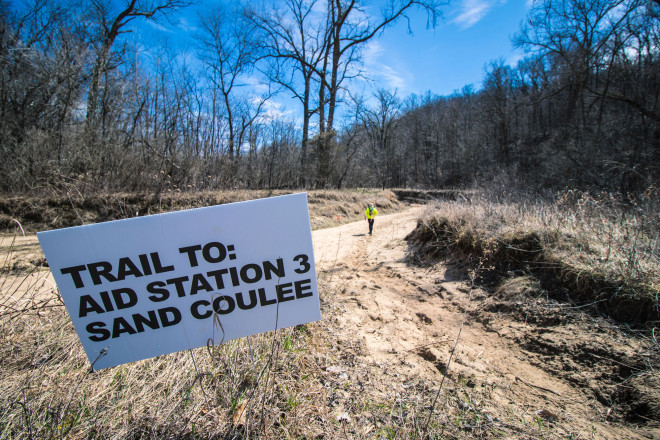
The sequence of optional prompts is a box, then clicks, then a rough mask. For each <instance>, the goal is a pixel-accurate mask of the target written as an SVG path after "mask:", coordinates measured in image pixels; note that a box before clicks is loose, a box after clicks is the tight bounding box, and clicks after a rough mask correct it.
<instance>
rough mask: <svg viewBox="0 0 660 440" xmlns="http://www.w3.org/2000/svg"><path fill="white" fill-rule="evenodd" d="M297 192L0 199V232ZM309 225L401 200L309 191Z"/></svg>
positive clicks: (376, 193) (388, 194)
mask: <svg viewBox="0 0 660 440" xmlns="http://www.w3.org/2000/svg"><path fill="white" fill-rule="evenodd" d="M294 192H296V193H298V192H302V191H292V190H291V191H287V190H260V191H248V190H237V191H213V192H177V191H174V192H169V193H161V194H156V195H149V194H94V195H87V196H83V195H80V194H77V195H64V196H53V197H14V198H5V199H0V230H5V229H7V228H13V227H14V226H16V225H15V221H16V220H18V221H19V222H20V223H21V224H22V225H23V227H24V228H25V230H26V231H31V232H33V231H40V230H46V229H57V228H63V227H68V226H77V225H82V224H92V223H99V222H103V221H109V220H116V219H122V218H130V217H137V216H143V215H150V214H159V213H163V212H172V211H179V210H183V209H190V208H199V207H203V206H213V205H221V204H225V203H233V202H241V201H245V200H253V199H260V198H265V197H273V196H281V195H285V194H291V193H294ZM307 199H308V203H309V206H310V217H311V222H312V229H318V228H324V227H329V226H336V225H337V224H341V223H345V222H350V221H355V220H357V219H358V218H359V217H360V216H361V215H362V213H363V212H364V209H365V208H366V207H367V204H368V203H369V202H374V203H375V204H376V206H378V207H379V208H383V209H385V210H387V211H389V212H392V211H396V210H398V209H400V208H401V207H402V206H403V204H402V203H400V202H399V200H398V199H397V196H396V195H395V194H394V193H393V192H392V191H381V190H374V189H362V190H350V191H349V190H346V191H336V190H335V191H331V190H314V191H308V192H307Z"/></svg>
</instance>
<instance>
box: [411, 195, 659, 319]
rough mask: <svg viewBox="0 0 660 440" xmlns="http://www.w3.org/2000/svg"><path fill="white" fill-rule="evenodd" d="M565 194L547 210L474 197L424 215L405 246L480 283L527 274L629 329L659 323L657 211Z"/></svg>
mask: <svg viewBox="0 0 660 440" xmlns="http://www.w3.org/2000/svg"><path fill="white" fill-rule="evenodd" d="M656 199H657V193H656V192H653V191H650V192H649V194H648V196H646V197H643V198H641V199H640V200H638V201H635V200H633V201H622V200H619V199H616V198H615V197H613V196H611V195H609V194H604V195H600V196H598V197H593V196H591V195H589V194H587V193H576V192H572V191H569V192H566V193H562V194H559V195H557V197H556V199H555V200H554V202H548V201H543V200H532V201H530V200H523V201H517V202H512V201H493V200H492V199H491V198H485V197H479V196H475V197H473V198H472V199H471V200H469V201H467V200H463V201H460V202H451V201H449V202H440V203H437V204H435V205H434V206H433V207H432V208H430V209H429V213H428V215H427V216H426V218H425V219H424V220H421V221H420V223H419V225H418V228H417V230H416V231H415V232H413V233H412V234H411V236H410V237H409V239H410V240H411V241H413V242H417V243H418V244H420V245H421V249H420V251H419V252H418V253H417V258H418V259H420V258H421V259H423V258H427V257H432V258H433V257H440V256H447V255H452V256H454V257H456V258H459V259H461V260H462V261H463V262H465V263H467V264H470V265H472V266H473V267H475V268H478V269H479V273H480V275H481V278H482V280H483V281H486V282H491V283H497V282H499V280H501V279H502V278H507V277H511V276H520V275H529V274H533V275H534V276H535V277H536V278H537V279H538V280H540V281H541V282H542V283H543V285H544V287H545V288H546V289H548V290H549V291H550V292H551V293H553V294H555V295H561V296H562V298H564V299H565V298H568V299H570V300H572V301H574V302H576V303H588V302H593V303H597V304H598V305H599V306H600V309H601V310H603V311H605V312H606V313H607V314H609V315H610V316H612V317H614V318H616V319H619V320H621V321H625V322H628V323H642V324H643V323H647V322H648V323H649V324H651V325H652V324H653V323H654V322H657V321H658V320H659V319H660V312H659V307H660V300H659V295H660V293H659V292H660V290H659V289H660V243H659V242H658V241H659V234H660V207H659V206H660V205H658V203H657V200H656Z"/></svg>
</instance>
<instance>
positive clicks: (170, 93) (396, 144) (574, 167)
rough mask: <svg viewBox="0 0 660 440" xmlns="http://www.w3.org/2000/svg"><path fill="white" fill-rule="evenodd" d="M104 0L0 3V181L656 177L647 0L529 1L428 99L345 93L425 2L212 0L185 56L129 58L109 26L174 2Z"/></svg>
mask: <svg viewBox="0 0 660 440" xmlns="http://www.w3.org/2000/svg"><path fill="white" fill-rule="evenodd" d="M117 3H118V2H110V1H107V2H105V1H87V0H79V1H75V2H61V3H60V2H58V1H55V0H53V1H50V2H43V1H40V0H30V1H28V2H26V3H21V6H20V8H19V7H18V6H16V5H12V6H10V5H9V4H7V3H4V2H0V192H3V193H5V194H10V193H11V194H39V193H63V192H77V193H85V192H98V191H115V192H116V191H131V192H135V191H144V192H153V193H160V192H163V191H168V190H169V191H188V190H212V189H228V188H247V189H270V188H341V187H383V188H404V187H418V188H445V187H465V186H471V185H475V184H477V185H484V186H493V185H499V186H501V187H502V188H509V189H514V188H516V187H520V188H523V187H524V188H528V189H531V190H538V191H544V190H554V189H558V188H565V187H572V188H582V189H590V188H594V189H598V190H604V191H614V192H620V193H625V194H627V193H638V194H641V193H643V192H645V191H648V190H649V189H650V188H655V186H656V185H657V184H658V183H657V182H658V178H659V177H660V142H659V139H660V108H659V106H660V61H659V57H660V2H658V1H657V0H656V1H652V0H646V1H642V0H624V1H621V0H569V1H557V0H541V1H537V2H535V3H534V6H533V8H532V9H531V11H530V14H529V16H528V18H527V20H526V22H525V23H524V24H523V25H522V27H521V29H520V31H519V33H518V34H517V35H516V36H515V38H514V42H513V43H514V44H515V45H516V46H518V47H520V48H521V49H523V50H524V51H525V53H526V57H525V58H524V59H522V60H521V61H519V62H518V64H517V66H515V67H512V66H509V65H507V64H505V62H504V61H502V60H498V61H493V62H491V63H490V64H489V65H488V66H487V67H486V71H485V77H484V80H483V84H482V85H481V87H479V88H475V87H473V86H466V87H465V88H464V89H463V90H462V91H461V92H460V93H456V94H455V95H452V96H448V97H439V96H435V95H433V94H432V93H429V94H427V95H425V96H410V97H400V96H397V93H396V91H391V90H379V91H378V92H377V93H376V94H375V95H374V96H370V97H355V96H352V95H350V94H348V93H346V92H345V91H346V90H347V87H348V86H349V84H350V80H351V77H353V76H355V72H358V71H359V70H360V67H361V51H360V48H361V47H362V46H363V45H364V43H366V42H368V41H369V40H370V39H371V38H373V37H374V36H375V35H378V34H379V32H380V31H383V30H385V29H386V28H387V27H388V26H389V25H390V24H392V23H394V22H395V21H396V20H398V19H400V18H402V17H405V16H406V12H407V11H408V10H409V9H411V8H412V7H421V8H422V9H424V10H425V11H426V12H427V13H428V15H429V17H432V18H434V17H435V14H436V13H438V12H441V9H440V6H439V5H438V4H436V2H435V1H425V2H409V1H395V2H393V5H394V6H393V7H392V8H391V9H386V10H384V11H383V12H382V16H378V17H369V20H362V21H361V23H362V24H358V23H359V21H358V20H355V19H354V18H355V15H351V14H363V13H364V11H365V9H364V8H362V6H364V5H365V4H366V3H367V2H364V1H363V2H360V1H357V0H340V1H332V2H326V1H320V0H319V1H314V0H282V1H281V2H277V7H273V8H272V9H268V8H266V9H264V10H262V9H260V10H258V11H255V10H253V9H251V8H250V6H249V2H248V3H246V4H240V3H239V2H226V3H223V2H217V4H216V5H215V6H214V7H213V8H211V10H205V11H204V14H203V15H201V16H200V17H201V18H200V21H199V23H197V24H196V28H197V29H198V30H199V31H198V33H197V34H195V41H196V42H197V44H196V46H195V47H194V48H192V49H191V50H192V51H194V53H195V56H196V58H195V60H196V61H195V62H193V63H186V62H183V61H182V60H183V59H185V57H183V56H181V54H180V53H172V51H170V50H168V49H167V48H162V50H152V52H151V57H152V60H151V62H149V63H147V62H144V61H142V58H141V56H142V55H141V51H140V49H139V47H140V45H139V44H132V45H131V44H129V42H130V41H134V40H127V39H122V38H123V36H124V35H125V31H126V30H128V29H129V27H128V24H129V23H136V22H139V21H140V20H142V21H144V20H154V19H158V18H159V17H160V18H161V19H163V18H167V17H170V16H174V15H173V14H175V13H176V12H177V10H180V9H181V8H184V7H192V6H190V5H186V4H185V2H182V1H176V0H161V1H160V2H153V1H151V2H141V1H137V2H130V3H128V6H123V7H119V5H117ZM322 11H325V13H323V12H322ZM356 11H358V12H356ZM385 31H386V30H385ZM255 78H258V79H259V81H260V82H259V85H258V86H255V87H251V88H250V89H251V90H250V91H246V90H245V89H246V88H245V87H239V84H243V85H244V84H245V83H246V81H248V80H249V79H255ZM276 91H279V93H286V94H288V96H291V95H292V96H294V97H295V98H296V99H297V100H298V102H299V104H300V107H301V109H302V111H301V114H300V116H299V118H298V119H297V120H296V121H294V120H292V119H291V118H289V117H286V116H283V115H280V114H278V113H277V112H275V111H273V105H272V103H273V98H274V97H275V92H276ZM337 109H341V112H339V111H337V112H336V110H337ZM340 113H341V114H342V115H343V116H342V118H341V120H340V118H339V117H338V116H337V115H338V114H340Z"/></svg>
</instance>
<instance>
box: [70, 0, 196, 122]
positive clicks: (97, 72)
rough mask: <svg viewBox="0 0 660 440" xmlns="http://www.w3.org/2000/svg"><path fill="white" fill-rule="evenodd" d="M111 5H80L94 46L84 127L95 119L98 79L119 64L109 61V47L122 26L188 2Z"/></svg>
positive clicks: (103, 0)
mask: <svg viewBox="0 0 660 440" xmlns="http://www.w3.org/2000/svg"><path fill="white" fill-rule="evenodd" d="M114 5H115V3H114V2H111V1H109V0H89V3H85V4H83V5H81V6H82V8H83V10H84V11H85V15H86V17H85V19H84V21H86V22H87V21H88V22H90V23H92V27H91V29H90V31H91V32H90V39H91V41H90V43H91V44H92V45H93V46H94V50H95V54H96V55H95V57H96V59H95V61H94V64H93V66H92V71H91V75H90V83H89V92H88V98H87V126H88V130H94V129H95V125H96V123H97V122H98V118H99V114H98V108H99V90H100V87H101V79H102V77H103V76H104V75H105V74H106V72H108V70H111V69H113V68H115V67H116V66H117V64H118V63H121V59H114V60H113V57H112V47H113V45H114V43H115V40H116V39H117V37H118V36H119V35H120V34H121V33H123V32H126V31H124V30H123V29H124V28H125V27H126V25H127V24H128V23H130V22H131V21H133V20H135V19H136V18H144V19H156V18H158V16H159V15H164V14H165V13H166V12H168V11H173V10H176V9H178V8H180V7H183V6H186V5H188V2H187V1H184V0H162V1H151V0H142V1H138V0H124V3H123V4H122V5H121V6H120V7H119V9H118V10H116V9H115V6H114Z"/></svg>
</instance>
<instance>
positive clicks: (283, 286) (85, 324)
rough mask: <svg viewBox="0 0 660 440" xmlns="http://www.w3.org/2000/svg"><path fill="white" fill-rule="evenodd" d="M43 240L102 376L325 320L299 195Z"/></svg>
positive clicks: (46, 235)
mask: <svg viewBox="0 0 660 440" xmlns="http://www.w3.org/2000/svg"><path fill="white" fill-rule="evenodd" d="M37 236H38V238H39V243H40V244H41V247H42V249H43V251H44V254H45V256H46V259H47V261H48V265H49V266H50V269H51V272H52V273H53V276H54V277H55V281H56V282H57V286H58V288H59V290H60V293H61V295H62V299H63V300H64V304H65V306H66V309H67V311H68V312H69V316H70V317H71V320H72V321H73V325H74V327H75V328H76V331H77V332H78V337H79V338H80V341H81V342H82V345H83V347H84V349H85V353H86V354H87V358H88V359H89V361H90V363H92V364H93V368H94V369H97V370H98V369H102V368H108V367H112V366H115V365H120V364H124V363H127V362H134V361H138V360H141V359H147V358H150V357H154V356H158V355H161V354H166V353H173V352H176V351H180V350H185V349H189V348H196V347H201V346H204V345H207V343H209V340H211V342H212V343H214V344H220V343H221V342H223V341H228V340H231V339H236V338H240V337H243V336H248V335H253V334H257V333H261V332H266V331H269V330H274V329H276V328H284V327H289V326H293V325H298V324H304V323H307V322H311V321H316V320H319V319H321V311H320V306H319V295H318V288H317V284H316V268H315V266H314V253H313V252H314V250H313V245H312V234H311V227H310V222H309V211H308V207H307V195H306V194H304V193H302V194H293V195H287V196H280V197H272V198H268V199H260V200H252V201H248V202H240V203H232V204H227V205H219V206H212V207H206V208H198V209H191V210H187V211H178V212H172V213H168V214H159V215H152V216H146V217H138V218H132V219H126V220H116V221H111V222H107V223H99V224H94V225H87V226H78V227H73V228H67V229H59V230H54V231H45V232H40V233H38V234H37Z"/></svg>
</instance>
